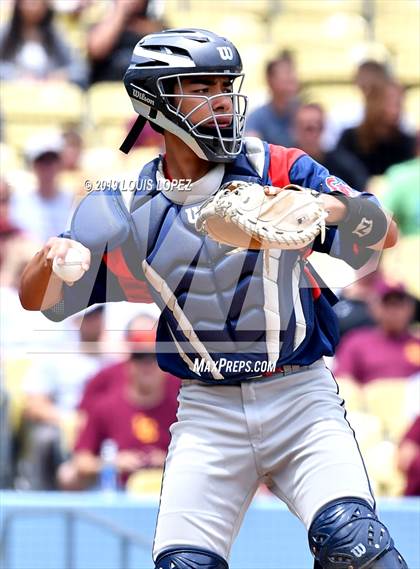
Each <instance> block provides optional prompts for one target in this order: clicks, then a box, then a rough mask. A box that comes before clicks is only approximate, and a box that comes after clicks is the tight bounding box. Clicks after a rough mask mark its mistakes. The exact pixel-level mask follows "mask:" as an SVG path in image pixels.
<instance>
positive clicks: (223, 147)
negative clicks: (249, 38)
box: [124, 29, 247, 162]
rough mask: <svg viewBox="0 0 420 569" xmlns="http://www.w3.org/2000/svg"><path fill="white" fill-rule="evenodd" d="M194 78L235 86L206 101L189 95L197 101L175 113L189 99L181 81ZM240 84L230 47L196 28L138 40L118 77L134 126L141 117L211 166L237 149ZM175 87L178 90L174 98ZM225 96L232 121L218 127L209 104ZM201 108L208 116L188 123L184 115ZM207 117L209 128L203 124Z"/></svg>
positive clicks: (242, 108)
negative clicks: (186, 110) (185, 111)
mask: <svg viewBox="0 0 420 569" xmlns="http://www.w3.org/2000/svg"><path fill="white" fill-rule="evenodd" d="M194 76H206V77H208V76H223V77H227V78H228V79H229V80H230V81H232V83H233V82H234V81H235V80H236V79H238V81H239V85H238V88H237V91H236V92H233V90H232V92H229V93H220V94H217V95H213V96H211V97H209V96H206V95H201V94H200V95H196V94H194V95H193V96H194V98H197V99H200V102H199V103H198V104H197V106H196V107H194V109H193V110H192V111H191V112H189V113H188V114H187V115H185V114H183V113H182V112H181V111H180V107H181V103H182V100H183V99H184V98H186V97H191V95H186V94H184V92H183V90H182V83H181V79H182V78H184V77H187V78H193V77H194ZM242 81H243V74H242V62H241V58H240V56H239V53H238V51H237V49H236V48H235V46H234V45H233V44H232V43H231V42H230V41H228V40H227V39H225V38H222V37H220V36H218V35H216V34H214V33H212V32H209V31H206V30H200V29H175V30H165V31H163V32H159V33H156V34H150V35H148V36H146V37H144V38H143V39H141V40H140V41H139V42H138V44H137V45H136V47H135V48H134V51H133V56H132V60H131V63H130V66H129V68H128V70H127V72H126V74H125V76H124V84H125V88H126V89H127V92H128V94H129V96H130V98H131V101H132V103H133V107H134V110H135V111H136V112H137V113H138V114H139V115H141V117H143V119H140V125H141V126H140V128H141V127H142V126H143V125H144V122H145V119H147V120H149V121H150V123H151V124H152V126H155V127H158V128H161V129H163V130H167V131H169V132H172V133H173V134H175V135H176V136H178V137H179V138H180V139H181V140H183V141H184V142H185V143H186V144H187V145H188V146H189V147H190V148H191V149H192V150H193V151H194V152H195V153H196V154H197V156H199V157H200V158H203V159H205V160H209V161H211V162H230V161H232V160H234V159H235V157H236V156H237V155H238V154H239V152H240V151H241V147H242V138H243V134H244V127H245V112H246V107H247V98H246V97H245V96H244V95H241V94H240V93H239V91H240V88H241V86H242ZM176 84H178V91H179V92H178V93H177V94H174V88H175V85H176ZM232 89H233V87H232ZM226 96H229V97H231V100H232V112H231V117H232V120H231V123H230V125H229V126H228V127H227V128H222V127H221V126H220V125H219V124H218V121H217V118H218V115H217V114H215V113H214V110H213V106H212V102H213V101H214V99H216V98H217V97H226ZM203 107H206V108H208V110H209V114H208V116H207V117H206V118H205V119H204V120H202V121H200V122H199V123H198V124H193V123H192V122H191V121H190V119H189V117H190V116H191V115H192V113H193V112H195V111H196V110H197V109H200V108H203ZM223 116H224V118H225V117H226V115H223ZM228 116H229V115H228ZM209 119H210V120H211V124H212V126H211V127H210V126H206V125H205V123H206V122H208V121H209ZM136 134H137V135H138V132H137V133H136ZM129 137H130V135H129ZM129 137H128V138H127V140H126V143H125V145H126V147H127V141H128V139H129ZM132 138H133V137H132V136H131V140H130V144H129V145H128V146H129V148H130V147H131V145H132V142H133V140H132ZM129 148H128V149H129ZM124 151H125V150H124Z"/></svg>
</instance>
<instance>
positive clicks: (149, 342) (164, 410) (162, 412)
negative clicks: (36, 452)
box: [58, 315, 180, 490]
mask: <svg viewBox="0 0 420 569" xmlns="http://www.w3.org/2000/svg"><path fill="white" fill-rule="evenodd" d="M155 325H156V322H155V321H154V320H153V319H151V318H150V317H149V316H144V315H138V316H136V317H135V318H133V320H132V321H131V322H130V323H129V325H128V327H127V330H126V337H125V340H126V347H127V349H128V351H129V352H130V357H129V359H127V360H126V361H124V362H120V363H117V364H113V365H112V366H109V367H108V368H106V369H104V370H102V371H101V372H100V373H99V374H97V375H96V376H95V377H94V378H93V379H92V380H91V382H90V383H89V385H88V388H87V390H86V393H85V395H84V397H83V398H82V401H81V404H80V406H79V408H80V410H81V411H82V413H83V415H84V417H83V419H84V424H83V426H82V428H81V431H80V432H79V435H78V438H77V441H76V444H75V450H74V455H73V457H72V459H71V460H69V461H67V462H66V463H65V464H63V465H62V466H61V467H60V470H59V473H58V482H59V485H60V487H61V488H63V489H66V490H81V489H83V488H86V487H87V486H89V485H90V484H92V483H94V482H95V480H96V478H97V476H98V474H99V473H100V471H101V468H102V463H101V458H100V451H101V446H102V443H103V442H104V441H106V440H107V439H111V440H112V441H114V443H115V444H116V446H117V449H118V452H117V456H116V459H115V465H116V468H117V471H118V473H119V477H120V482H121V483H123V484H125V482H126V481H127V479H128V477H129V476H130V475H131V474H132V473H134V472H136V471H138V470H139V469H142V468H162V467H163V463H164V460H165V457H166V452H167V449H168V445H169V441H170V433H169V427H170V426H171V424H172V423H174V422H175V421H176V411H177V407H178V401H177V394H178V390H179V387H180V381H179V380H178V379H176V378H174V377H172V376H170V375H168V374H167V373H165V372H163V371H162V370H161V369H159V366H158V363H157V361H156V355H155V353H154V350H155V339H156V334H155Z"/></svg>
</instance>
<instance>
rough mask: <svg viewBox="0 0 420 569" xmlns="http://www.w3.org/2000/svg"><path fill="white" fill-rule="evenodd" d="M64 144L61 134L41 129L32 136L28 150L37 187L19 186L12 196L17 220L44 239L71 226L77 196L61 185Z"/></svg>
mask: <svg viewBox="0 0 420 569" xmlns="http://www.w3.org/2000/svg"><path fill="white" fill-rule="evenodd" d="M62 148H63V141H62V139H61V137H60V136H59V135H58V134H55V133H52V132H51V133H41V134H38V135H35V136H34V137H32V138H31V139H30V140H29V142H28V145H27V147H26V150H25V154H26V158H27V160H28V162H29V163H30V164H31V165H32V168H33V171H34V174H35V178H36V189H35V191H29V190H28V189H27V188H19V190H18V191H15V192H14V193H13V197H12V203H11V217H12V220H13V222H14V223H16V224H17V225H18V226H19V227H21V228H22V229H24V230H25V231H26V232H27V233H28V234H29V235H31V236H32V237H34V238H36V239H37V240H39V241H41V242H45V241H46V240H47V239H48V238H49V237H51V235H59V234H60V233H61V232H62V231H63V227H67V220H68V218H69V216H70V213H71V209H72V205H73V196H72V195H71V194H70V193H66V192H63V191H61V190H60V188H59V187H58V181H57V180H58V174H59V173H60V171H61V163H60V161H61V152H62Z"/></svg>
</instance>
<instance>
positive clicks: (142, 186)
mask: <svg viewBox="0 0 420 569" xmlns="http://www.w3.org/2000/svg"><path fill="white" fill-rule="evenodd" d="M160 161H161V159H160V158H157V159H155V160H154V161H152V162H151V163H149V164H147V165H146V166H145V167H144V168H143V170H142V172H141V174H140V178H139V184H138V188H139V189H138V190H137V192H136V194H135V195H134V197H133V200H132V203H131V211H130V232H129V235H128V237H127V238H126V239H125V240H124V242H123V243H121V244H120V245H119V246H118V247H113V248H110V247H109V246H108V247H107V244H106V243H104V250H103V253H102V252H101V253H96V254H94V255H93V258H92V266H91V268H90V269H89V271H88V272H87V273H86V274H85V275H84V277H83V278H82V279H81V280H80V281H78V282H77V283H75V284H74V285H73V286H72V287H67V286H66V285H64V297H63V300H62V301H61V302H60V303H58V305H56V306H55V307H53V308H51V309H49V310H47V311H45V314H46V316H47V317H49V318H52V319H55V320H60V319H63V318H65V317H67V316H68V315H70V314H74V313H75V312H78V311H79V310H81V309H82V308H85V307H86V306H88V305H90V304H94V303H98V302H109V301H120V300H129V301H132V302H152V301H153V302H155V303H156V304H157V305H158V306H159V307H160V309H161V317H160V320H159V325H158V331H157V353H158V361H159V365H160V366H161V368H162V369H163V370H165V371H168V372H170V373H172V374H173V375H177V376H178V377H181V378H194V379H201V380H202V381H205V382H210V383H214V382H218V383H221V384H224V383H228V384H229V383H236V382H238V381H243V380H246V379H252V378H253V377H256V376H259V375H261V372H264V371H265V370H274V369H276V368H278V367H280V366H282V365H284V364H300V365H308V364H311V363H313V362H314V361H316V360H317V359H319V358H320V357H322V356H324V355H326V356H331V355H333V353H334V349H335V346H336V344H337V342H338V328H337V321H336V316H335V314H334V311H333V309H332V306H333V305H334V303H335V302H336V298H335V296H334V294H333V293H332V292H331V291H330V290H329V289H328V288H327V287H326V286H325V284H324V283H322V282H321V281H320V279H319V277H318V275H316V273H315V271H314V270H313V269H312V268H311V265H310V263H309V262H308V256H309V254H310V252H311V250H308V249H305V250H299V251H280V250H270V251H269V252H263V251H258V250H244V251H239V252H237V253H235V254H231V252H232V248H231V247H229V246H225V245H220V244H218V243H216V242H214V241H212V240H211V239H210V238H209V237H207V236H204V235H201V234H199V233H198V232H197V231H196V229H195V223H194V221H195V215H196V212H197V209H198V208H199V207H200V205H201V203H202V202H203V201H204V198H201V201H198V202H197V203H194V204H192V205H191V204H190V205H180V204H179V203H176V201H174V200H173V199H171V194H170V193H165V192H162V191H160V189H159V187H158V184H157V178H158V176H159V165H160ZM231 180H244V181H250V182H256V183H258V184H264V185H265V184H269V185H273V186H279V187H282V186H285V185H287V184H289V183H294V184H298V185H301V186H304V187H308V188H313V189H315V190H318V191H321V192H330V191H334V190H337V191H341V192H343V193H345V194H347V195H352V194H357V195H362V196H363V195H364V196H365V197H366V198H367V199H374V198H373V196H370V195H369V194H360V193H359V192H356V191H355V190H353V189H352V188H350V187H349V186H348V185H347V184H345V182H343V181H342V180H340V179H339V178H336V177H334V176H333V175H331V174H330V173H329V172H328V171H327V170H326V169H325V168H324V167H323V166H321V165H320V164H318V163H317V162H315V161H314V160H312V159H311V158H310V157H309V156H307V155H306V154H304V153H303V152H302V151H300V150H297V149H289V148H283V147H279V146H273V145H268V144H266V143H262V142H261V141H257V139H246V143H245V145H244V149H243V151H242V153H241V154H240V155H239V156H238V157H237V159H236V160H235V161H234V162H233V163H231V164H228V165H226V166H225V170H224V176H223V180H222V182H223V183H225V182H229V181H231ZM217 189H218V188H216V189H215V190H214V191H217ZM85 199H86V200H89V199H90V200H93V196H92V195H90V196H88V197H87V198H85ZM93 230H94V228H93ZM354 245H355V244H352V243H349V241H348V239H347V240H346V241H344V240H343V241H342V240H341V239H340V232H339V231H338V229H337V228H336V227H328V228H327V235H326V239H325V241H324V243H321V241H320V239H319V238H317V239H316V240H315V242H314V243H313V247H312V250H316V251H320V252H323V253H327V254H330V255H333V256H335V257H338V258H341V259H343V260H345V261H346V262H347V263H349V264H350V265H352V266H355V267H359V266H360V265H361V264H363V263H364V262H365V260H367V259H368V258H369V255H370V254H371V251H370V250H365V251H361V250H359V249H358V248H357V247H355V246H354Z"/></svg>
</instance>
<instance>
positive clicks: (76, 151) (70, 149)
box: [60, 127, 83, 172]
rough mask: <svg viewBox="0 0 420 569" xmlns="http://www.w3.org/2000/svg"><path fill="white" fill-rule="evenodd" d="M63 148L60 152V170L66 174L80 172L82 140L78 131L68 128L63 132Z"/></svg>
mask: <svg viewBox="0 0 420 569" xmlns="http://www.w3.org/2000/svg"><path fill="white" fill-rule="evenodd" d="M62 138H63V147H62V150H61V155H60V159H61V168H62V170H64V171H68V172H78V171H80V170H81V158H82V153H83V138H82V135H81V134H80V132H79V130H78V129H77V128H74V127H69V128H67V129H65V130H64V131H63V134H62Z"/></svg>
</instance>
